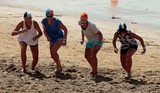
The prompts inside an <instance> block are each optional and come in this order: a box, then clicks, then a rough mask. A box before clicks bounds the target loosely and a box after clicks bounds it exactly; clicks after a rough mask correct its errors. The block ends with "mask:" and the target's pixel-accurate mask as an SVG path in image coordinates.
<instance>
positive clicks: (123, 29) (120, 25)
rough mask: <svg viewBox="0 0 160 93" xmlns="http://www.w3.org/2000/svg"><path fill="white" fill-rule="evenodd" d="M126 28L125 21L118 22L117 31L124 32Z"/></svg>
mask: <svg viewBox="0 0 160 93" xmlns="http://www.w3.org/2000/svg"><path fill="white" fill-rule="evenodd" d="M126 30H127V26H126V24H125V23H123V22H122V23H120V24H119V28H118V31H119V32H125V31H126Z"/></svg>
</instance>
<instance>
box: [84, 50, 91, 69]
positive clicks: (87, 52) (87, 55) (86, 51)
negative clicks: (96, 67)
mask: <svg viewBox="0 0 160 93" xmlns="http://www.w3.org/2000/svg"><path fill="white" fill-rule="evenodd" d="M91 51H92V49H91V48H87V47H86V49H85V58H86V59H87V61H88V63H89V64H90V66H91V68H93V65H92V62H91Z"/></svg>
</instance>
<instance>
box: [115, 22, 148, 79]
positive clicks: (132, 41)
mask: <svg viewBox="0 0 160 93" xmlns="http://www.w3.org/2000/svg"><path fill="white" fill-rule="evenodd" d="M117 38H119V40H120V42H121V51H120V60H121V65H122V67H123V69H124V70H125V71H126V72H127V76H126V78H131V67H132V56H133V54H134V53H135V52H136V51H137V48H138V44H137V41H136V39H137V40H139V41H140V43H141V45H142V47H143V51H142V54H144V53H145V52H146V47H145V44H144V41H143V39H142V38H141V37H140V36H138V35H136V34H135V33H133V32H131V31H130V30H127V26H126V24H125V23H120V25H119V29H118V30H117V32H115V34H114V38H113V47H114V52H115V53H118V49H117V46H116V41H117Z"/></svg>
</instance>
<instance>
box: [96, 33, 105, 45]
mask: <svg viewBox="0 0 160 93" xmlns="http://www.w3.org/2000/svg"><path fill="white" fill-rule="evenodd" d="M96 34H97V35H98V36H99V39H98V43H99V44H101V42H102V41H103V40H102V39H103V35H102V33H101V32H100V31H98V32H97V33H96Z"/></svg>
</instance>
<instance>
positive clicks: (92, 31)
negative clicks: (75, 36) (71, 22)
mask: <svg viewBox="0 0 160 93" xmlns="http://www.w3.org/2000/svg"><path fill="white" fill-rule="evenodd" d="M79 25H80V27H81V31H82V41H81V42H80V43H81V44H83V43H84V36H86V38H87V40H88V41H87V43H86V49H85V58H86V59H87V61H88V63H89V64H90V66H91V68H92V71H91V75H92V76H93V77H96V76H97V65H98V60H97V53H98V52H99V50H100V49H101V47H102V44H103V35H102V33H101V32H100V31H99V30H98V28H97V27H96V25H95V24H93V23H91V22H89V21H88V15H87V14H86V13H85V12H83V13H82V14H81V16H80V21H79Z"/></svg>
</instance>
